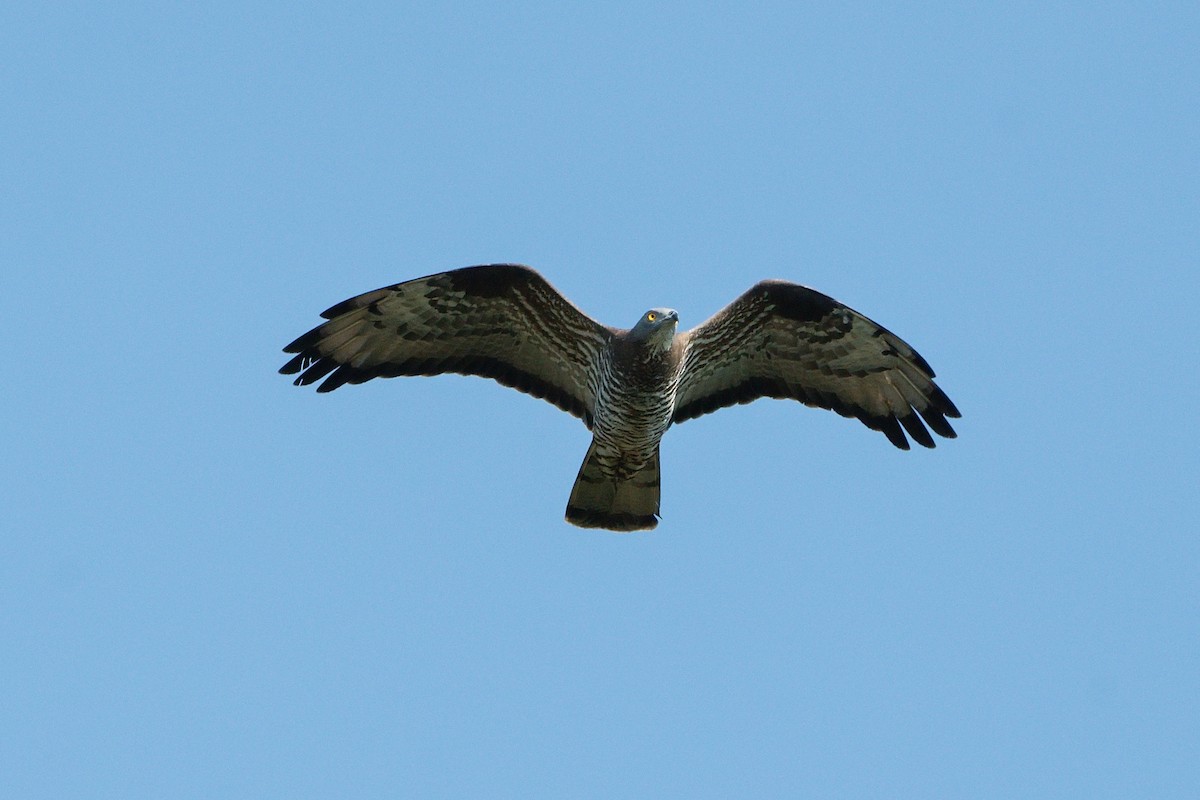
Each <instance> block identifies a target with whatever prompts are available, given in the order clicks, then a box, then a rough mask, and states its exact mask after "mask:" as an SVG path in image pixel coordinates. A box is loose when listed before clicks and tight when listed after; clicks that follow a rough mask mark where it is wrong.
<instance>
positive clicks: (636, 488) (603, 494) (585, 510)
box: [567, 440, 659, 532]
mask: <svg viewBox="0 0 1200 800" xmlns="http://www.w3.org/2000/svg"><path fill="white" fill-rule="evenodd" d="M596 455H597V454H596V442H595V440H593V441H592V445H591V447H589V448H588V451H587V455H586V456H584V459H583V466H581V467H580V468H579V476H578V477H577V478H576V479H575V486H574V488H572V489H571V499H570V500H568V501H567V522H569V523H571V524H572V525H578V526H579V527H581V528H605V529H607V530H610V531H622V532H627V531H644V530H650V529H651V528H653V527H654V526H656V525H657V524H658V497H659V471H658V448H655V449H654V456H653V457H651V459H650V460H649V461H647V462H646V465H645V466H644V467H642V468H641V469H640V470H639V471H638V472H636V473H635V474H634V475H633V476H631V477H629V478H627V479H625V480H617V479H614V478H612V477H610V476H608V475H606V474H605V473H604V470H603V468H602V467H601V465H600V462H599V460H598V459H597V457H596Z"/></svg>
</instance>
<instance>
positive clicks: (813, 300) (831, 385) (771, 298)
mask: <svg viewBox="0 0 1200 800" xmlns="http://www.w3.org/2000/svg"><path fill="white" fill-rule="evenodd" d="M681 339H682V340H683V347H684V348H685V356H684V365H683V374H682V376H681V377H680V380H679V388H678V391H677V393H676V397H675V413H674V416H673V421H675V422H683V421H685V420H689V419H692V418H694V417H698V416H701V415H702V414H707V413H709V412H711V411H715V410H717V409H718V408H722V407H725V406H730V405H735V404H737V403H748V402H750V401H752V400H755V399H757V398H760V397H775V398H790V399H793V400H799V401H800V402H802V403H804V404H805V405H809V406H816V407H819V408H828V409H832V410H833V411H836V412H837V413H839V414H841V415H842V416H844V417H854V418H857V419H858V420H860V421H861V422H862V423H863V424H864V425H866V426H867V427H868V428H871V429H872V430H877V431H881V432H882V433H883V434H884V435H886V436H887V438H888V440H889V441H891V443H892V444H894V445H895V446H896V447H899V448H900V449H902V450H907V449H909V447H910V445H909V443H908V439H907V438H906V437H905V435H904V433H905V431H907V432H908V435H909V436H911V437H912V438H913V439H914V440H915V441H916V442H917V443H918V444H921V445H923V446H925V447H933V446H934V440H933V437H932V436H930V435H929V431H928V430H927V429H926V428H925V425H923V424H922V420H924V422H925V423H926V424H928V425H929V427H930V428H932V429H933V430H934V432H936V433H937V434H939V435H940V436H944V437H947V438H954V437H955V435H956V434H955V432H954V429H953V428H952V427H951V426H950V423H949V422H948V421H947V420H946V418H947V417H959V416H961V415H960V414H959V411H958V409H957V408H956V407H955V406H954V403H952V402H951V401H950V398H949V397H947V396H946V394H945V393H944V392H943V391H942V390H941V389H940V388H939V387H938V386H937V384H936V383H934V381H933V378H934V377H935V376H934V372H933V370H932V369H931V368H930V366H929V364H928V362H926V361H925V359H924V358H922V357H921V355H920V354H919V353H917V351H916V350H914V349H913V348H912V347H910V346H909V345H908V344H907V343H906V342H904V341H903V340H902V339H900V337H898V336H896V335H895V334H894V333H892V332H891V331H889V330H888V329H887V328H884V327H883V326H881V325H879V324H877V323H875V322H872V321H871V320H870V319H868V318H867V317H865V316H863V315H862V314H860V313H858V312H857V311H855V310H854V309H852V308H849V307H847V306H845V305H842V304H841V303H839V302H838V301H836V300H834V299H833V298H831V297H829V296H827V295H824V294H821V293H820V292H818V291H816V290H814V289H809V288H807V287H804V286H799V285H797V284H794V283H787V282H785V281H762V282H761V283H758V284H756V285H755V286H754V287H752V288H751V289H750V290H749V291H748V292H746V293H745V294H743V295H742V296H741V297H739V298H738V299H737V300H735V301H733V302H732V303H731V304H729V305H728V306H726V307H725V308H724V309H722V310H721V311H719V312H718V313H717V314H716V315H714V316H713V317H712V318H711V319H709V320H708V321H707V322H704V323H703V324H701V325H699V326H698V327H696V328H695V329H693V330H691V331H689V332H688V333H685V334H682V336H681Z"/></svg>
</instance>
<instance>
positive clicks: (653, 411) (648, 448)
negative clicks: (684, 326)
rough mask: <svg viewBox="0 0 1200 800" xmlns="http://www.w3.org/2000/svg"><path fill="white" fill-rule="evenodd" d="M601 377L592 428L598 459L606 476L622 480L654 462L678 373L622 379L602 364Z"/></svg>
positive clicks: (645, 373)
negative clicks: (648, 463) (652, 459)
mask: <svg viewBox="0 0 1200 800" xmlns="http://www.w3.org/2000/svg"><path fill="white" fill-rule="evenodd" d="M665 366H666V365H664V367H665ZM601 372H602V374H601V376H600V380H599V381H598V386H597V387H596V413H595V419H594V422H593V426H592V434H593V436H594V438H595V442H596V460H597V461H598V463H599V464H600V466H601V468H602V469H603V471H604V473H605V474H606V475H608V476H610V477H612V478H614V479H616V480H626V479H628V478H629V477H631V476H632V475H635V474H637V472H638V471H639V470H641V469H642V467H644V466H645V465H646V463H647V462H648V461H649V460H650V459H651V458H653V457H654V455H655V454H656V453H657V452H658V443H659V440H661V439H662V435H663V434H664V433H666V431H667V428H668V427H670V425H671V415H672V412H673V410H674V406H675V390H676V388H677V386H678V380H679V375H678V370H676V369H671V370H670V371H667V369H651V370H640V371H634V372H633V373H631V374H625V375H622V374H618V373H615V372H614V371H612V370H611V363H610V362H609V361H608V359H606V360H605V363H604V365H603V370H602V371H601Z"/></svg>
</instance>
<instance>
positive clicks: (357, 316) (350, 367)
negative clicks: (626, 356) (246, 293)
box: [279, 264, 612, 427]
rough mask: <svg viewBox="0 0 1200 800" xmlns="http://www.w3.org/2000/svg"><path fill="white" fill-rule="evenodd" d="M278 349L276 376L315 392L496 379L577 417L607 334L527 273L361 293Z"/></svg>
mask: <svg viewBox="0 0 1200 800" xmlns="http://www.w3.org/2000/svg"><path fill="white" fill-rule="evenodd" d="M321 316H323V317H325V318H326V319H328V320H329V321H328V322H326V323H324V324H322V325H319V326H317V327H316V328H313V329H312V330H311V331H309V332H308V333H306V334H304V335H303V336H301V337H300V338H298V339H296V341H294V342H292V343H291V344H289V345H288V346H287V347H285V348H284V352H286V353H295V354H296V357H295V358H293V359H292V360H291V361H289V362H288V363H286V364H284V365H283V367H282V368H281V369H280V370H279V371H280V372H281V373H283V374H285V375H294V374H297V373H299V375H298V377H297V378H296V381H295V383H296V385H297V386H306V385H308V384H311V383H314V382H316V381H318V380H321V379H322V378H324V381H323V382H322V383H321V385H320V386H319V387H318V388H317V391H318V392H330V391H333V390H334V389H336V388H338V387H339V386H341V385H342V384H345V383H363V382H364V381H369V380H371V379H372V378H392V377H396V376H398V375H438V374H441V373H446V372H457V373H460V374H463V375H482V376H484V377H487V378H494V379H495V380H497V381H499V382H500V383H502V384H504V385H505V386H511V387H513V388H515V389H519V390H520V391H523V392H528V393H529V394H532V395H534V396H535V397H542V398H545V399H546V400H548V401H550V402H551V403H553V404H554V405H556V406H558V407H559V408H561V409H563V410H564V411H567V412H569V413H571V414H574V415H575V416H577V417H580V418H582V419H583V420H584V421H585V422H586V423H587V425H588V426H589V427H591V424H592V414H593V410H594V407H595V396H594V391H593V389H592V386H593V383H594V381H593V380H591V376H592V374H593V371H594V370H595V369H596V365H597V364H598V363H599V356H600V352H601V351H602V350H603V348H604V347H605V345H606V344H607V343H608V340H609V339H610V338H611V336H612V334H611V332H610V331H609V330H608V329H607V328H605V327H604V326H603V325H601V324H599V323H598V322H596V321H595V320H593V319H591V318H590V317H588V316H587V315H586V314H584V313H583V312H582V311H580V310H579V309H578V308H576V307H575V306H574V305H572V304H571V302H570V301H569V300H567V299H566V298H565V297H563V296H562V295H561V294H559V293H558V290H556V289H555V288H554V287H553V286H551V285H550V284H549V283H548V282H547V281H546V279H545V278H543V277H542V276H541V275H539V274H538V273H537V272H535V271H534V270H532V269H530V268H529V267H524V266H520V265H517V264H492V265H487V266H479V267H467V268H465V269H457V270H452V271H450V272H443V273H440V274H437V275H430V276H428V277H425V278H418V279H417V280H413V281H407V282H405V283H398V284H396V285H394V286H388V287H385V288H383V289H377V290H375V291H373V292H367V293H366V294H361V295H359V296H358V297H353V298H351V299H349V300H346V301H344V302H341V303H338V304H337V305H335V306H334V307H332V308H330V309H329V310H327V311H325V312H324V313H323V314H322V315H321Z"/></svg>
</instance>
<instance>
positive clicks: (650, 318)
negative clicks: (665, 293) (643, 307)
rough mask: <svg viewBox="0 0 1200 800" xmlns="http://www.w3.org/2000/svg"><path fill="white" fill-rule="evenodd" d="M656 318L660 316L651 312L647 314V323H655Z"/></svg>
mask: <svg viewBox="0 0 1200 800" xmlns="http://www.w3.org/2000/svg"><path fill="white" fill-rule="evenodd" d="M656 316H658V315H657V314H655V313H654V312H653V311H651V312H650V313H649V314H647V315H646V321H647V322H654V318H655V317H656Z"/></svg>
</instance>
